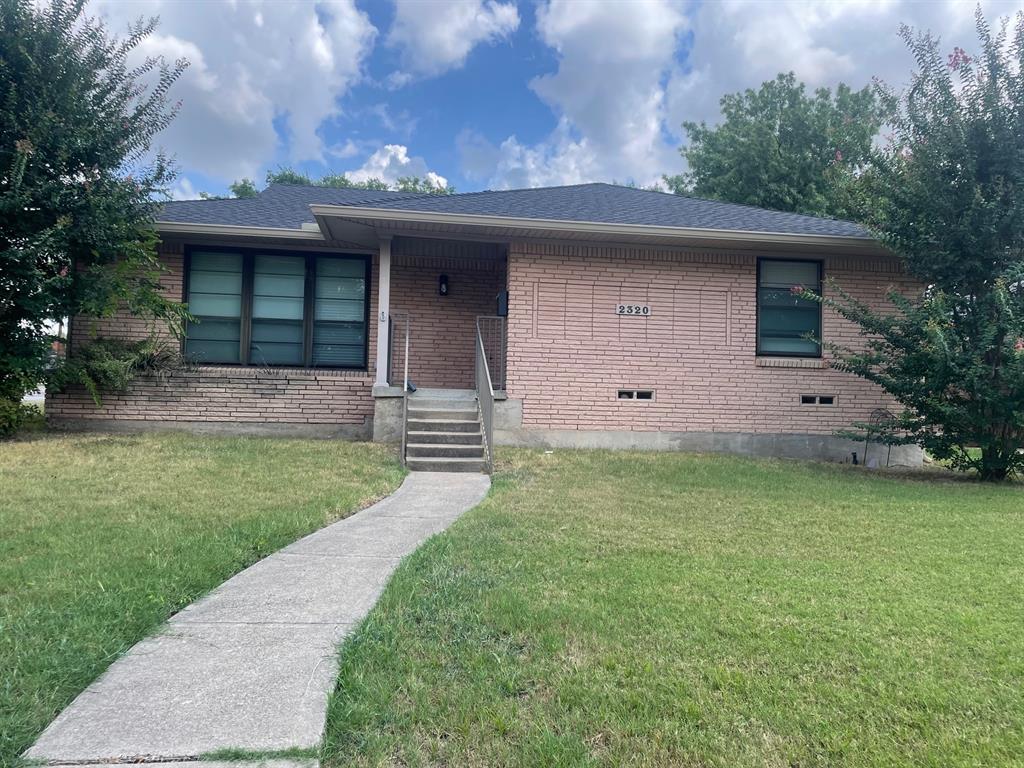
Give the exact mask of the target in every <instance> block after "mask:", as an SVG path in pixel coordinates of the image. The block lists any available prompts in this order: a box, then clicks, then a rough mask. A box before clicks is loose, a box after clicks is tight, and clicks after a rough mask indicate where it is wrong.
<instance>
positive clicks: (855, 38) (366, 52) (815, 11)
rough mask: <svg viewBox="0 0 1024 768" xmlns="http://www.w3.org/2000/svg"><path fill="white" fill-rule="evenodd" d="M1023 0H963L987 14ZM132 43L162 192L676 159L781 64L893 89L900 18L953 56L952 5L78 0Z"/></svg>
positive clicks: (466, 186)
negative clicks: (331, 177) (150, 103)
mask: <svg viewBox="0 0 1024 768" xmlns="http://www.w3.org/2000/svg"><path fill="white" fill-rule="evenodd" d="M1022 3H1024V0H995V1H993V0H989V1H988V2H985V3H983V7H984V10H985V13H986V14H987V15H988V16H989V18H994V17H996V16H998V15H1006V14H1009V13H1013V12H1015V11H1017V10H1019V9H1020V8H1021V7H1022ZM90 7H91V10H92V12H94V13H97V14H99V15H101V16H103V17H104V18H105V19H106V20H107V22H108V24H109V25H110V27H111V29H112V30H113V31H115V32H123V31H124V29H126V26H127V24H128V23H129V22H130V21H132V20H134V19H136V18H138V17H139V16H151V15H157V16H159V17H160V19H161V24H160V27H159V29H158V31H157V33H156V34H155V35H154V36H153V37H152V38H151V39H150V40H147V41H146V43H145V44H144V46H143V47H142V48H141V49H140V51H139V52H138V53H139V55H157V56H164V57H165V58H168V59H175V58H179V57H184V58H187V59H188V60H189V61H190V64H191V65H190V67H189V69H188V70H187V72H186V73H185V75H184V76H183V77H182V79H181V80H180V81H179V83H177V84H176V86H175V89H174V93H173V96H174V97H175V98H177V99H180V100H181V103H182V105H181V110H180V113H179V116H178V118H177V119H176V120H175V122H174V124H173V125H172V126H171V127H170V128H169V129H168V130H167V131H166V132H165V134H164V135H163V137H162V144H163V146H164V148H165V149H166V150H167V151H169V152H170V153H172V154H174V155H175V157H176V158H177V161H178V164H179V167H180V170H181V175H180V177H179V180H178V183H177V186H176V188H175V190H174V193H175V195H176V196H178V197H192V196H195V195H196V194H197V193H198V192H199V191H200V190H204V191H209V192H223V191H224V190H225V189H226V188H227V185H228V184H229V183H230V182H231V181H232V180H233V179H237V178H241V177H243V176H247V177H250V178H254V179H256V180H257V182H259V183H260V184H262V180H263V177H264V175H265V173H266V171H267V169H270V168H275V167H277V166H279V165H290V166H294V167H297V168H299V169H301V170H303V171H306V172H308V173H310V174H311V175H313V176H318V175H322V174H324V173H328V172H336V173H337V172H344V173H348V174H349V175H350V176H351V177H352V178H356V179H364V178H368V177H370V176H376V177H381V178H383V179H384V180H386V181H394V179H395V178H397V176H399V175H419V176H426V175H428V174H430V175H436V176H437V177H440V178H443V179H445V180H447V181H448V182H450V183H452V184H454V185H455V186H456V187H457V188H458V189H459V190H462V191H472V190H476V189H484V188H491V189H497V188H510V187H523V186H540V185H551V184H572V183H580V182H586V181H619V182H626V181H634V182H636V183H639V184H651V183H654V182H657V181H658V179H660V177H661V175H662V174H664V173H678V172H679V171H680V170H682V168H683V160H682V158H681V157H680V156H679V153H678V148H679V146H680V144H681V143H682V142H683V141H684V140H685V137H684V135H683V134H682V131H681V128H680V125H681V123H682V121H683V120H705V121H708V122H715V121H716V120H717V119H718V100H719V98H720V97H721V96H722V94H724V93H727V92H733V91H737V90H740V89H743V88H747V87H756V86H757V85H758V84H759V83H761V82H762V81H764V80H766V79H770V78H771V77H773V76H774V75H775V74H776V73H778V72H780V71H788V70H793V71H795V72H796V73H797V75H798V76H799V77H800V78H801V79H803V80H804V81H806V82H807V83H808V85H809V86H821V85H825V86H830V87H831V86H834V85H835V84H836V83H837V82H839V81H845V82H847V83H849V84H851V85H855V86H862V85H865V84H867V83H868V82H870V80H871V78H872V77H873V76H879V77H881V78H882V79H884V80H886V81H888V82H890V83H893V84H895V85H899V84H901V83H902V82H904V80H905V78H906V76H907V74H908V73H909V72H910V71H911V68H912V62H911V60H910V58H909V56H908V55H907V53H906V50H905V47H904V45H903V43H902V42H901V41H900V39H899V37H898V30H899V26H900V24H901V23H907V24H910V25H912V26H914V27H917V28H921V29H930V30H932V31H933V32H934V33H936V34H938V35H940V36H941V37H942V40H943V44H944V45H945V46H946V47H949V48H950V49H951V48H952V47H953V46H954V45H960V46H962V47H964V48H966V49H967V50H968V51H971V50H973V47H974V45H973V43H974V40H975V37H974V33H973V12H974V2H973V0H969V1H967V2H958V1H953V0H937V1H936V0H929V1H928V2H913V1H911V0H847V1H843V2H841V1H839V0H771V1H770V2H769V1H768V0H760V1H758V0H717V2H688V1H687V0H530V1H529V2H520V1H519V0H372V1H371V0H321V1H320V2H300V1H298V0H296V1H295V2H285V1H283V0H94V2H93V4H92V5H91V6H90Z"/></svg>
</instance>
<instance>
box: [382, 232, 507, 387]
mask: <svg viewBox="0 0 1024 768" xmlns="http://www.w3.org/2000/svg"><path fill="white" fill-rule="evenodd" d="M379 254H380V255H379V264H378V269H377V286H376V294H377V318H376V319H377V348H376V369H375V370H376V375H375V380H374V394H375V395H378V394H379V395H386V394H388V390H391V389H395V388H397V389H398V390H399V392H398V394H401V390H402V384H403V381H404V380H405V378H406V376H407V377H408V380H409V381H410V382H412V384H414V385H415V387H417V388H428V389H473V388H474V387H475V386H476V378H475V373H474V366H475V359H476V342H477V332H478V328H479V330H480V333H481V335H482V337H483V341H484V345H485V349H486V350H487V355H488V363H489V365H490V368H491V375H492V381H493V382H494V383H495V384H496V385H499V386H498V388H502V387H503V385H504V370H505V364H504V363H505V322H504V317H502V316H499V311H500V310H501V307H499V303H500V296H501V294H503V293H505V292H506V291H507V287H508V255H507V248H506V247H505V246H504V245H500V244H494V243H473V242H461V241H451V240H426V239H421V238H407V237H393V238H382V239H381V241H380V251H379ZM406 349H408V358H406Z"/></svg>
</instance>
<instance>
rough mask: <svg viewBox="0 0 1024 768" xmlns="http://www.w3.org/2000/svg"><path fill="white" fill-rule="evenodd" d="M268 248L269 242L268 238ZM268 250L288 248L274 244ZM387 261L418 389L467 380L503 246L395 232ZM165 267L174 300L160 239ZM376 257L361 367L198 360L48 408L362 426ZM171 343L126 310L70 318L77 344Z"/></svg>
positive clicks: (368, 408) (178, 292) (372, 343)
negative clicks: (154, 336) (405, 318)
mask: <svg viewBox="0 0 1024 768" xmlns="http://www.w3.org/2000/svg"><path fill="white" fill-rule="evenodd" d="M268 247H269V246H268ZM272 247H274V248H282V247H287V245H286V244H274V245H273V246H272ZM393 250H394V256H393V263H392V269H391V275H392V278H391V279H392V282H391V291H392V310H393V311H397V310H406V311H409V312H411V313H412V317H413V326H412V328H413V337H412V338H413V344H412V350H413V352H412V355H411V356H410V362H411V363H412V376H413V380H414V381H415V382H416V383H417V384H418V385H420V386H425V387H460V388H461V387H471V386H472V384H473V361H474V346H473V345H474V342H475V336H474V333H475V329H474V321H475V318H476V316H477V315H480V314H492V313H493V312H494V297H495V295H496V294H497V292H498V291H499V290H501V288H502V287H503V286H504V284H505V265H504V254H503V251H501V250H500V249H498V248H496V247H495V246H489V245H481V244H474V243H465V244H453V243H447V244H438V243H430V242H423V241H418V242H416V241H403V240H401V239H396V241H395V243H394V246H393ZM161 260H162V261H163V263H164V264H165V265H166V267H167V268H168V274H167V275H166V276H165V277H164V278H163V280H162V284H163V285H164V287H165V291H164V293H165V295H166V296H167V297H168V298H172V299H174V300H177V301H180V300H182V298H183V294H182V292H183V285H184V274H183V270H184V246H183V243H181V242H169V243H164V244H163V245H162V246H161ZM442 273H445V274H447V275H448V276H449V284H450V289H451V293H450V295H449V296H448V297H446V298H441V297H439V296H438V295H437V285H438V277H439V276H440V275H441V274H442ZM377 279H378V259H377V257H376V256H374V258H373V262H372V272H371V284H370V290H369V294H370V327H369V329H368V333H369V353H368V354H369V357H368V359H369V366H368V370H366V371H322V370H316V371H314V370H299V369H273V368H270V369H261V368H257V367H250V368H240V367H231V366H221V367H203V368H199V369H197V370H195V371H192V372H185V373H181V374H177V375H174V376H171V377H168V378H166V379H162V380H161V379H154V378H140V379H138V380H136V381H135V382H133V384H132V386H131V387H130V388H129V389H128V390H127V391H126V392H123V393H107V394H105V395H104V396H103V398H102V406H100V407H97V406H96V405H95V403H94V402H93V400H92V398H91V397H90V396H89V395H88V393H87V392H86V391H85V390H84V389H83V388H81V387H72V388H69V389H68V391H66V392H63V393H59V394H51V395H49V396H48V397H47V404H46V412H47V416H48V418H50V419H51V420H54V421H60V420H62V419H64V420H68V419H74V420H83V419H96V420H108V419H123V420H131V421H163V422H167V421H225V422H254V423H267V422H273V423H281V424H338V425H346V424H350V425H361V424H363V423H364V421H365V420H366V419H367V417H372V415H373V397H372V387H373V381H374V374H375V370H374V369H375V360H376V348H377ZM154 331H155V332H156V333H158V335H162V336H165V337H166V338H167V339H168V340H169V341H171V342H172V343H174V341H173V337H171V336H170V334H169V333H168V332H167V329H166V328H165V327H154V326H153V324H152V323H150V322H146V321H144V320H142V319H141V318H138V317H133V316H131V315H130V314H128V313H127V312H121V313H118V314H117V315H116V316H114V317H111V318H105V319H100V320H95V319H91V318H76V319H75V321H74V322H73V324H72V329H71V347H72V354H73V349H74V347H75V346H76V345H79V344H82V343H88V340H89V339H90V338H95V337H120V338H127V339H143V338H148V337H149V336H150V334H151V333H153V332H154Z"/></svg>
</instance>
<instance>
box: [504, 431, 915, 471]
mask: <svg viewBox="0 0 1024 768" xmlns="http://www.w3.org/2000/svg"><path fill="white" fill-rule="evenodd" d="M494 441H495V443H496V444H497V445H511V446H520V447H527V448H606V449H613V450H641V451H693V452H695V453H732V454H738V455H740V456H757V457H762V458H772V457H776V458H786V459H807V460H811V461H834V462H844V463H849V462H851V461H852V460H853V452H854V451H856V452H857V458H858V461H860V462H864V443H862V442H859V441H857V442H854V441H852V440H844V439H841V438H838V437H832V436H831V435H785V434H782V435H780V434H762V433H751V432H653V431H651V432H632V431H614V430H584V429H580V430H577V429H524V428H522V427H520V428H515V429H500V430H495V433H494ZM887 452H888V449H887V448H886V447H885V446H881V445H877V444H873V445H871V446H870V447H869V450H868V457H867V458H868V462H869V463H872V464H873V463H874V462H877V465H878V466H883V467H884V466H885V462H886V454H887ZM923 460H924V451H922V450H921V449H920V448H919V447H917V446H916V445H904V446H893V449H892V456H891V457H890V458H889V466H909V467H918V466H921V464H922V462H923Z"/></svg>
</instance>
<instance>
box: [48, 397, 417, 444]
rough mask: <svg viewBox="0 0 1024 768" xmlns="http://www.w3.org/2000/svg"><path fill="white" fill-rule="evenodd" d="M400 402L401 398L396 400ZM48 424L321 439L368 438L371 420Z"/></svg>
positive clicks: (79, 421)
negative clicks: (306, 422) (340, 421)
mask: <svg viewBox="0 0 1024 768" xmlns="http://www.w3.org/2000/svg"><path fill="white" fill-rule="evenodd" d="M399 402H401V401H399ZM48 423H49V426H50V427H52V428H53V429H56V430H64V431H67V432H113V433H121V434H138V433H140V432H156V431H165V432H189V433H191V434H195V435H225V436H249V437H296V438H316V439H322V440H369V439H370V437H371V436H372V434H373V424H372V423H371V422H370V420H369V419H367V420H366V421H365V422H364V423H363V424H293V423H287V422H253V421H159V420H152V421H147V420H141V419H50V420H49V421H48Z"/></svg>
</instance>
